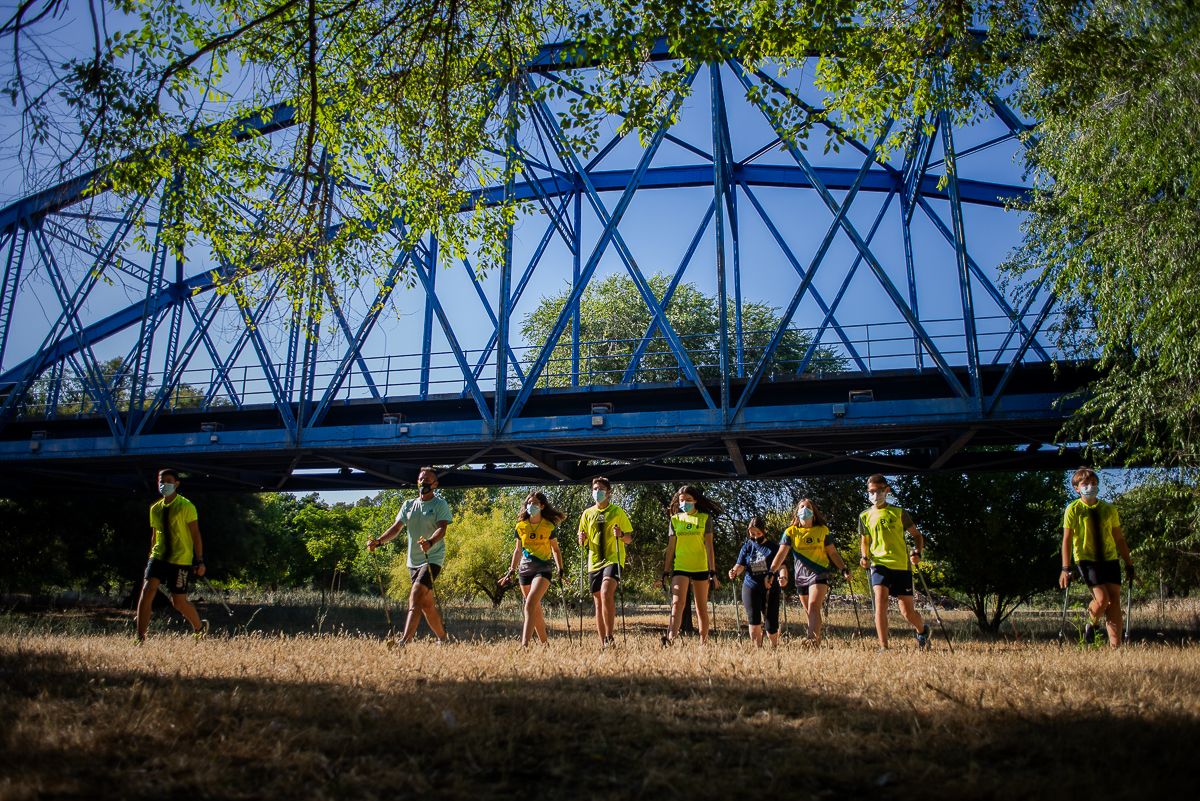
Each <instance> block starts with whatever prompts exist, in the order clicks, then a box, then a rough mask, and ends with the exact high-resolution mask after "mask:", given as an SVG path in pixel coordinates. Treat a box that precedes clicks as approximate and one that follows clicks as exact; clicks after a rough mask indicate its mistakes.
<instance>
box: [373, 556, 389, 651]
mask: <svg viewBox="0 0 1200 801" xmlns="http://www.w3.org/2000/svg"><path fill="white" fill-rule="evenodd" d="M373 563H374V565H375V579H376V581H378V582H379V600H380V601H382V602H383V617H384V619H385V620H387V625H388V634H389V635H390V634H391V633H392V610H391V609H389V608H388V599H387V593H386V592H384V590H383V569H382V568H380V567H379V557H373Z"/></svg>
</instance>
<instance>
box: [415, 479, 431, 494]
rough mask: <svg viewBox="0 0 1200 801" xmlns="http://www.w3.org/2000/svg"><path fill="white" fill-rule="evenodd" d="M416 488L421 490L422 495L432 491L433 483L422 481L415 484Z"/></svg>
mask: <svg viewBox="0 0 1200 801" xmlns="http://www.w3.org/2000/svg"><path fill="white" fill-rule="evenodd" d="M417 489H419V490H420V491H421V494H422V495H428V494H429V493H431V492H433V485H432V484H430V483H429V482H428V481H422V482H421V483H420V484H418V485H417Z"/></svg>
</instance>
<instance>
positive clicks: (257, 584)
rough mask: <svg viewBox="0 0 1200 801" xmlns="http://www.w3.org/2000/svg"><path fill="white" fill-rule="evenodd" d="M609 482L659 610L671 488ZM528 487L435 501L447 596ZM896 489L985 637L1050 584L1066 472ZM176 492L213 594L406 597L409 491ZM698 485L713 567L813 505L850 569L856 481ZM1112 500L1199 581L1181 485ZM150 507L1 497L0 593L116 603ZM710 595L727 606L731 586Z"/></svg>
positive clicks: (490, 593) (507, 522) (465, 593)
mask: <svg viewBox="0 0 1200 801" xmlns="http://www.w3.org/2000/svg"><path fill="white" fill-rule="evenodd" d="M617 479H618V483H617V484H616V485H615V497H614V501H615V502H616V503H617V504H619V505H621V506H622V507H624V508H625V509H626V510H627V511H628V512H629V515H630V518H631V520H632V522H633V525H634V529H635V531H636V539H635V543H634V545H633V546H631V547H630V549H629V567H628V579H629V580H628V582H627V584H626V592H627V595H628V596H629V597H630V598H633V599H642V600H647V601H653V600H661V599H662V598H663V595H662V591H661V590H660V589H659V588H658V586H657V581H658V577H659V573H660V572H661V567H662V562H663V554H664V551H665V548H666V541H667V532H668V523H667V513H666V508H667V505H668V503H669V502H670V498H671V495H672V493H673V492H674V490H675V487H674V486H673V485H666V484H643V485H621V484H620V483H619V476H618V477H617ZM185 481H186V479H185ZM528 489H529V488H513V489H509V490H497V489H466V490H445V491H443V492H442V495H443V496H444V497H445V498H446V499H447V501H448V502H449V503H450V506H451V508H452V509H453V512H454V522H453V524H452V525H451V528H450V534H449V536H448V537H447V560H446V567H445V571H444V573H443V574H442V578H441V579H440V581H439V584H438V587H439V592H441V593H443V597H444V598H448V599H450V600H451V601H455V602H462V601H471V602H483V603H487V602H490V603H492V604H496V605H499V604H500V603H501V601H502V600H503V592H502V591H500V590H499V589H498V588H497V586H496V580H497V579H498V578H499V577H500V576H501V575H502V574H503V573H504V572H505V570H507V567H508V564H509V558H510V556H511V554H512V549H513V546H514V540H513V525H514V524H515V522H516V518H517V513H518V510H519V509H520V505H521V503H522V501H523V500H524V498H525V496H526V493H527V491H528ZM540 489H541V490H542V491H543V492H545V493H546V495H547V497H548V498H550V499H551V501H552V502H553V503H554V504H555V505H556V506H558V507H559V508H560V509H562V510H563V511H565V512H566V513H567V514H568V518H567V520H566V521H564V523H563V524H562V525H561V526H560V528H559V540H560V544H561V547H562V550H563V556H564V559H565V561H566V564H567V565H568V569H569V577H568V582H569V583H568V584H567V587H566V592H567V593H568V595H569V597H574V596H575V595H576V594H577V593H578V577H579V570H580V562H579V557H580V549H579V548H578V547H577V545H576V543H575V531H576V524H577V522H578V518H579V514H580V512H582V511H583V509H585V508H586V507H587V506H589V505H590V504H591V497H590V487H589V486H587V485H585V484H578V485H571V486H561V485H560V486H552V487H542V488H540ZM893 489H894V492H895V496H896V497H895V501H896V502H897V503H899V504H900V505H902V506H904V507H905V508H907V509H909V510H911V511H912V513H913V515H914V517H915V519H916V520H917V523H918V525H919V526H920V527H921V529H922V531H923V532H924V533H925V534H926V536H927V537H928V541H929V543H928V550H927V563H928V570H929V571H930V572H929V577H930V580H931V583H932V584H933V585H934V586H935V587H936V591H937V592H938V593H939V594H945V595H949V596H952V597H956V598H958V599H959V600H960V601H961V602H963V603H965V604H966V605H967V606H968V607H969V608H970V609H971V610H972V611H973V612H974V614H975V616H976V619H977V621H978V624H979V626H980V628H981V629H982V630H985V631H993V632H994V631H996V630H998V628H999V627H1000V625H1001V624H1002V623H1003V622H1004V621H1005V620H1006V619H1007V617H1008V616H1009V614H1011V612H1012V611H1013V609H1014V608H1015V607H1016V606H1018V605H1019V604H1021V603H1022V602H1026V601H1028V600H1029V599H1030V597H1031V596H1033V595H1035V594H1037V593H1041V592H1044V591H1046V590H1048V589H1050V588H1052V587H1053V585H1054V579H1055V576H1056V575H1057V571H1058V559H1059V556H1058V554H1059V544H1060V542H1061V533H1062V528H1061V514H1062V508H1063V506H1064V505H1065V503H1066V501H1067V500H1068V499H1069V497H1070V496H1069V495H1068V491H1067V488H1066V482H1065V477H1064V474H1062V473H1059V472H1022V473H995V474H971V475H960V474H932V475H926V476H909V477H901V478H899V479H897V480H895V482H894V487H893ZM183 491H184V494H186V495H187V496H188V497H190V498H191V499H192V500H193V501H194V502H195V503H196V505H197V507H198V508H199V510H200V521H201V530H202V532H203V535H204V540H205V552H206V556H207V561H208V565H209V569H210V575H211V576H212V578H213V580H214V581H215V582H217V583H218V584H220V585H221V586H228V587H241V588H247V589H251V590H278V589H284V588H307V589H314V590H320V591H323V592H334V593H362V594H378V593H379V592H381V591H382V592H385V593H386V594H387V595H388V596H390V597H392V598H395V599H402V598H404V597H405V596H406V594H407V591H408V571H407V569H406V567H405V556H404V548H403V544H398V545H396V546H394V547H391V548H387V549H384V550H383V551H382V552H379V553H376V554H369V553H367V551H366V550H365V548H364V547H363V543H364V542H365V540H366V539H367V537H368V536H372V535H375V534H378V533H379V532H382V531H383V530H384V529H386V528H387V526H388V525H390V524H391V521H392V520H393V519H394V517H395V514H396V512H397V511H398V509H399V507H400V504H401V503H403V501H404V499H405V498H406V497H412V491H400V490H394V489H389V490H383V491H381V492H378V493H376V494H374V495H372V496H370V497H366V498H363V499H361V500H359V501H358V502H357V503H354V504H346V503H334V504H329V503H326V502H325V501H323V500H321V499H320V497H319V496H317V495H315V494H313V495H308V496H304V497H297V496H294V495H289V494H283V493H266V494H257V495H255V494H207V493H199V492H197V493H191V492H188V491H187V487H186V484H185V487H184V490H183ZM704 491H705V492H706V493H707V494H709V495H710V497H712V498H714V499H715V500H718V501H719V502H720V503H721V504H722V505H723V506H724V507H725V509H726V513H725V514H724V515H722V516H721V517H720V518H719V519H718V520H717V525H716V551H717V563H718V567H719V569H720V570H721V571H724V570H727V569H728V567H729V566H730V565H731V564H732V562H733V559H734V558H735V556H736V553H737V549H738V548H739V547H740V545H741V542H742V540H743V538H744V537H745V528H746V524H747V521H748V519H749V517H750V516H751V515H752V514H755V513H757V512H765V513H766V514H767V515H768V519H769V521H770V526H769V528H770V532H769V533H770V534H771V535H772V536H773V537H778V536H779V535H780V534H781V532H782V529H783V528H784V527H785V526H786V525H787V524H788V523H789V522H790V518H791V513H790V510H791V508H792V507H793V506H794V504H795V503H796V501H798V500H799V499H800V498H802V497H811V498H814V499H815V500H816V501H817V503H818V504H819V505H820V507H821V509H822V511H823V512H825V513H826V514H827V515H828V517H829V519H830V526H831V530H832V531H833V533H834V536H835V538H836V540H837V544H838V547H839V548H840V549H841V551H842V553H843V554H845V555H846V557H847V561H848V562H849V563H851V564H853V562H854V561H855V558H856V557H855V554H856V553H857V548H858V542H857V533H856V525H857V516H858V513H859V512H860V511H862V509H864V508H865V507H866V505H867V503H866V500H865V498H864V491H863V481H862V479H861V478H822V479H789V480H778V481H770V482H766V481H764V482H753V483H751V482H743V483H739V482H714V483H711V484H708V485H705V486H704ZM1114 500H1115V501H1116V502H1117V503H1118V505H1119V506H1120V507H1121V510H1122V520H1123V523H1124V526H1125V531H1126V536H1127V538H1128V540H1129V543H1130V547H1131V548H1132V549H1133V552H1134V556H1135V560H1136V561H1137V564H1138V566H1139V575H1140V576H1141V577H1142V580H1143V581H1144V582H1147V583H1149V584H1151V585H1152V586H1153V590H1154V591H1155V592H1157V590H1158V581H1159V579H1160V578H1161V581H1162V582H1163V584H1164V586H1165V587H1166V588H1167V590H1168V591H1169V592H1171V593H1172V594H1184V593H1187V592H1189V591H1191V590H1193V589H1194V588H1195V587H1196V586H1197V585H1200V543H1198V542H1197V535H1196V533H1195V532H1194V530H1193V528H1192V526H1191V525H1190V521H1191V520H1192V519H1193V516H1194V515H1196V514H1197V513H1200V509H1198V507H1200V499H1198V498H1197V495H1196V492H1195V491H1194V489H1193V488H1192V487H1191V486H1190V485H1187V484H1184V483H1181V482H1180V481H1179V480H1178V479H1177V478H1174V477H1170V476H1163V475H1158V476H1153V477H1151V478H1149V479H1147V480H1145V481H1143V482H1142V483H1140V484H1138V485H1136V486H1134V487H1133V488H1131V489H1128V490H1126V491H1125V492H1123V493H1122V494H1121V495H1119V496H1117V497H1115V498H1114ZM148 501H149V499H146V498H139V497H130V498H127V499H123V500H118V501H111V500H106V501H105V502H104V503H98V502H97V501H96V499H94V498H88V497H84V496H71V495H67V496H65V497H60V498H39V499H21V500H17V499H0V533H2V536H0V561H2V562H3V564H5V565H8V566H9V567H8V568H7V569H6V570H5V571H4V573H3V577H2V578H0V589H2V590H3V591H4V592H5V593H18V592H43V591H46V590H49V589H51V588H64V587H69V588H76V589H80V590H84V591H91V592H106V593H108V594H110V595H111V596H117V597H118V598H119V597H122V596H126V595H127V594H128V593H129V592H130V591H132V590H133V589H134V588H135V587H136V586H137V583H138V582H139V581H140V577H141V570H142V568H143V566H144V565H145V560H146V555H147V553H148V550H149V524H148V519H147V511H146V510H147V505H148ZM401 539H403V538H401ZM853 589H854V591H855V592H858V593H863V592H865V590H866V588H865V584H864V582H863V578H862V575H861V573H856V578H855V579H854V584H853ZM844 591H845V589H844V588H843V589H835V592H844ZM722 593H728V596H726V595H724V594H723V595H722V597H732V592H731V591H730V590H728V589H726V590H722Z"/></svg>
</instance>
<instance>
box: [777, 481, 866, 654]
mask: <svg viewBox="0 0 1200 801" xmlns="http://www.w3.org/2000/svg"><path fill="white" fill-rule="evenodd" d="M788 553H791V554H792V555H793V556H794V557H795V560H796V590H797V592H799V594H800V604H801V605H802V606H803V607H804V611H805V612H806V613H807V614H808V635H807V636H806V637H805V638H804V644H805V645H813V646H816V645H820V644H821V606H822V605H823V604H824V603H825V596H826V595H827V594H829V579H830V577H831V576H832V575H833V569H834V567H835V566H836V567H837V569H838V570H839V571H840V572H841V574H842V576H844V577H845V578H846V579H847V580H848V579H849V578H850V571H849V569H847V567H846V563H845V561H843V559H842V555H841V554H840V553H838V550H837V547H836V546H835V545H834V544H833V538H832V537H831V536H830V535H829V524H828V523H827V522H826V521H825V516H824V515H823V514H821V511H820V510H819V509H817V505H816V504H815V503H814V502H813V501H812V499H811V498H804V499H803V500H801V501H800V503H798V504H796V510H795V511H794V512H793V513H792V524H791V525H790V526H788V527H787V529H786V530H785V531H784V532H783V537H782V538H781V539H780V541H779V551H778V552H777V553H776V554H775V561H774V562H772V563H771V572H773V573H774V572H778V570H779V568H780V567H782V566H783V563H784V562H785V561H787V555H788ZM780 584H782V585H784V586H786V585H787V573H786V572H785V573H783V575H781V576H780Z"/></svg>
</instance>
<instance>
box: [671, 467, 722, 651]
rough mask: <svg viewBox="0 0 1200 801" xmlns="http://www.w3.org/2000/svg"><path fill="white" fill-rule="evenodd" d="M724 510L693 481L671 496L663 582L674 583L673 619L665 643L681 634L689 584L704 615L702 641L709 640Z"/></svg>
mask: <svg viewBox="0 0 1200 801" xmlns="http://www.w3.org/2000/svg"><path fill="white" fill-rule="evenodd" d="M723 511H724V510H723V509H722V508H721V505H720V504H719V503H717V502H716V501H714V500H711V499H709V498H707V497H705V495H704V493H703V492H701V491H700V489H699V488H698V487H693V486H692V485H690V484H687V485H684V486H682V487H680V488H679V489H678V490H676V491H675V496H674V497H673V498H672V499H671V530H670V532H669V533H668V536H667V552H666V559H665V561H664V562H663V574H662V583H663V585H664V586H665V585H666V584H667V582H668V581H669V582H670V584H671V621H670V624H669V625H668V627H667V635H666V637H665V638H664V639H663V642H664V644H670V643H671V642H674V640H675V637H676V636H677V635H678V634H679V625H680V622H681V621H682V618H683V607H684V604H685V602H686V601H687V593H688V587H689V586H690V587H691V590H692V595H693V597H695V599H696V616H697V617H698V618H699V619H700V642H701V644H703V643H706V642H708V628H709V622H708V592H709V589H710V588H711V589H713V590H716V589H717V588H719V587H720V586H721V583H720V582H719V581H718V580H717V567H716V565H717V561H716V558H715V557H714V556H713V517H714V516H715V515H718V514H720V513H721V512H723Z"/></svg>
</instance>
